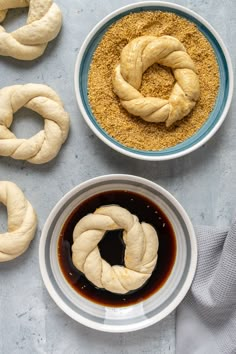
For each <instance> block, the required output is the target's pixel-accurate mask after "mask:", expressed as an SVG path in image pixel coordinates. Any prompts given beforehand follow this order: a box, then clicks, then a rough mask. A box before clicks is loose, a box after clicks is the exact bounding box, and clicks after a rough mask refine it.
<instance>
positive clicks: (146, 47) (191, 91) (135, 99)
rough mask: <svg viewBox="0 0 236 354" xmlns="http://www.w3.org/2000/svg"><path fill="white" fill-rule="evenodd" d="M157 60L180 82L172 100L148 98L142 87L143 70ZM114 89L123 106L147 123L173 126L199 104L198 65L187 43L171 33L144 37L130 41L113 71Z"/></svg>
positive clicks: (172, 94) (175, 88) (173, 92)
mask: <svg viewBox="0 0 236 354" xmlns="http://www.w3.org/2000/svg"><path fill="white" fill-rule="evenodd" d="M154 63H158V64H161V65H165V66H167V67H170V68H171V69H172V71H173V74H174V77H175V79H176V83H175V85H174V87H173V89H172V92H171V95H170V97H169V100H164V99H160V98H155V97H144V96H143V95H142V94H141V93H140V92H139V91H138V89H139V88H140V86H141V83H142V75H143V73H144V72H145V71H146V70H147V69H148V68H149V67H150V66H151V65H153V64H154ZM113 87H114V92H115V93H116V94H117V95H118V96H119V98H120V100H121V104H122V106H123V107H124V108H125V109H126V110H127V111H128V112H129V113H131V114H133V115H135V116H139V117H141V118H143V119H144V120H145V121H147V122H155V123H159V122H165V123H166V126H167V127H169V126H171V125H172V124H173V123H174V122H176V121H177V120H180V119H182V118H183V117H185V116H186V115H187V114H188V113H189V112H190V111H191V110H192V108H193V107H194V106H195V104H196V101H197V100H198V98H199V93H200V88H199V81H198V76H197V74H196V69H195V65H194V63H193V61H192V59H191V58H190V56H189V55H188V54H187V53H186V50H185V47H184V46H183V44H182V43H181V42H180V41H179V40H178V39H176V38H174V37H171V36H162V37H159V38H158V37H154V36H142V37H138V38H136V39H134V40H132V41H131V42H130V43H128V44H127V45H126V46H125V47H124V49H123V50H122V53H121V59H120V64H119V65H117V66H116V68H115V70H114V74H113Z"/></svg>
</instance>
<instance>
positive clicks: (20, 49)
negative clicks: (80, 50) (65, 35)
mask: <svg viewBox="0 0 236 354" xmlns="http://www.w3.org/2000/svg"><path fill="white" fill-rule="evenodd" d="M28 6H29V14H28V19H27V24H26V25H25V26H23V27H21V28H19V29H17V30H16V31H13V32H11V33H7V32H6V31H5V29H4V28H3V27H2V26H0V55H4V56H11V57H13V58H16V59H21V60H32V59H35V58H38V57H39V56H40V55H42V54H43V52H44V50H45V48H46V47H47V44H48V42H49V41H51V40H52V39H54V38H55V37H56V36H57V34H58V33H59V31H60V28H61V24H62V15H61V11H60V9H59V7H58V6H57V5H56V4H54V3H53V1H52V0H1V1H0V23H1V22H2V21H3V20H4V19H5V17H6V14H7V11H8V9H12V8H17V7H28Z"/></svg>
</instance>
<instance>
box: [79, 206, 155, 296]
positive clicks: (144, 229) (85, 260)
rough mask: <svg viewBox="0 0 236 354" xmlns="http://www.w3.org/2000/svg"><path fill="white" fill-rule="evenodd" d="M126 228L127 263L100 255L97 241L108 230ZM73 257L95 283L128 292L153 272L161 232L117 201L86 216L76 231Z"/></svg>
mask: <svg viewBox="0 0 236 354" xmlns="http://www.w3.org/2000/svg"><path fill="white" fill-rule="evenodd" d="M115 229H124V232H123V239H124V243H125V245H126V249H125V259H124V261H125V267H122V266H118V265H115V266H110V265H109V264H108V263H107V262H106V261H105V260H104V259H102V258H101V255H100V252H99V249H98V247H97V245H98V243H99V242H100V241H101V239H102V238H103V236H104V233H105V232H106V230H115ZM73 241H74V243H73V245H72V261H73V264H74V265H75V267H76V268H77V269H79V270H80V271H81V272H83V273H84V274H85V276H86V277H87V279H88V280H90V281H91V282H92V283H93V284H94V285H95V286H97V287H99V288H105V289H106V290H108V291H110V292H113V293H118V294H125V293H127V292H129V291H131V290H135V289H138V288H139V287H140V286H142V285H143V284H144V283H145V282H146V281H147V279H149V277H150V276H151V274H152V272H153V270H154V268H155V266H156V262H157V251H158V245H159V243H158V236H157V233H156V231H155V229H154V228H153V227H152V226H151V225H150V224H147V223H144V222H142V223H140V222H139V220H138V218H137V216H135V215H133V214H131V213H130V212H129V211H128V210H126V209H124V208H122V207H120V206H118V205H106V206H102V207H100V208H98V209H96V211H95V212H94V213H93V214H88V215H86V216H85V217H83V218H82V219H81V220H80V221H79V222H78V223H77V225H76V226H75V229H74V232H73Z"/></svg>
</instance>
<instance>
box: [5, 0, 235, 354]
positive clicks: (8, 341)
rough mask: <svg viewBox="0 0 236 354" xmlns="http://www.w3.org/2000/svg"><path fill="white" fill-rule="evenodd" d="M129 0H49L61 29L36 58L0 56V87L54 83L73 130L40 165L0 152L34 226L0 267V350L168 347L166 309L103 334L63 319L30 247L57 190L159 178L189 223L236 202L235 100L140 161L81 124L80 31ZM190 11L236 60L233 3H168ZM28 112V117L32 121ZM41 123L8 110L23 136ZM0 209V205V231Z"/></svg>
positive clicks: (209, 218)
mask: <svg viewBox="0 0 236 354" xmlns="http://www.w3.org/2000/svg"><path fill="white" fill-rule="evenodd" d="M132 2H134V1H133V0H131V1H130V0H113V1H102V0H91V1H85V0H67V1H63V0H57V3H58V4H59V5H60V7H61V9H62V11H63V17H64V23H63V29H62V32H61V33H60V35H59V36H58V38H57V39H56V40H54V41H53V42H52V43H50V45H49V46H48V48H47V50H46V53H45V54H44V56H42V57H41V58H39V59H37V60H35V61H34V62H26V63H25V62H20V61H17V60H14V59H10V58H0V85H1V87H4V86H8V85H13V84H24V83H27V82H34V83H45V84H48V85H50V86H51V87H52V88H54V89H56V91H57V92H58V94H59V95H60V96H61V98H62V99H63V101H64V103H65V107H66V110H67V111H68V112H69V113H70V117H71V132H70V136H69V139H68V140H67V142H66V144H65V145H64V146H63V148H62V150H61V153H60V154H59V155H58V157H57V158H55V159H54V160H53V161H51V162H50V163H48V164H46V165H41V166H34V165H30V164H28V163H25V162H22V161H15V160H12V159H8V158H2V157H1V158H0V179H1V180H11V181H14V182H16V183H17V184H18V185H19V187H21V188H22V189H23V191H24V192H25V194H26V196H27V197H28V199H29V200H30V201H31V203H32V204H33V206H34V207H35V209H36V211H37V213H38V218H39V225H38V231H37V234H36V237H35V239H34V241H33V242H32V243H31V246H30V249H29V250H28V252H27V253H26V254H24V255H23V256H22V257H20V258H18V259H17V260H15V261H12V262H10V263H6V264H0V353H3V354H8V353H10V354H18V353H25V354H28V353H29V354H30V353H48V354H49V353H52V354H61V353H70V354H73V353H79V354H87V353H96V354H102V353H103V354H105V353H109V354H113V353H117V354H118V353H119V354H133V353H153V354H154V353H155V354H159V353H161V354H167V353H168V354H171V353H174V352H175V333H174V330H175V328H174V321H175V318H174V314H172V315H170V316H169V317H167V318H166V319H165V320H163V321H162V322H160V323H158V324H156V325H153V326H152V327H150V328H147V329H144V330H142V331H139V332H134V333H131V334H105V333H100V332H96V331H94V330H91V329H88V328H85V327H84V326H82V325H80V324H78V323H76V322H74V321H73V320H72V319H70V318H69V317H67V316H66V315H65V314H64V313H63V312H62V311H61V310H60V309H59V308H58V307H57V306H56V305H55V304H54V302H53V300H52V299H51V298H50V296H49V295H48V293H47V291H46V289H45V287H44V285H43V282H42V280H41V276H40V272H39V265H38V244H39V238H40V233H41V230H42V227H43V225H44V222H45V220H46V218H47V216H48V214H49V212H50V210H51V209H52V207H53V206H54V205H55V203H56V202H57V201H58V200H59V199H60V198H61V197H62V195H63V194H64V193H66V192H67V191H69V190H70V189H71V188H72V187H74V186H75V185H77V184H78V183H80V182H82V181H85V180H87V179H89V178H91V177H95V176H98V175H102V174H109V173H130V174H135V175H138V176H142V177H145V178H148V179H150V180H152V181H155V182H157V183H158V184H160V185H162V186H163V187H165V188H166V189H168V190H169V191H170V192H171V193H173V194H174V195H175V197H176V198H177V199H178V200H179V201H180V202H181V203H182V205H183V206H184V207H185V209H186V210H187V212H188V213H189V215H190V217H191V219H192V221H193V223H194V225H198V224H203V225H207V224H208V225H221V226H228V225H229V223H230V222H231V219H232V217H233V215H234V212H235V199H236V193H235V191H236V179H235V174H236V164H235V160H236V140H235V136H236V122H235V117H234V115H233V112H235V109H236V107H235V102H233V104H232V106H231V109H230V112H229V114H228V116H227V119H226V121H225V123H224V124H223V126H222V127H221V129H220V131H219V132H218V133H217V134H216V135H215V136H214V137H213V139H212V140H211V141H210V142H208V143H207V144H206V145H205V146H203V147H202V148H201V149H199V150H198V151H196V152H194V153H192V154H191V155H189V156H186V157H183V158H180V159H177V160H175V161H168V162H160V163H158V162H149V163H148V162H144V161H138V160H137V161H136V160H132V159H130V158H128V157H124V156H121V155H120V154H118V153H116V152H115V151H113V150H111V149H110V148H109V147H107V146H105V145H104V144H103V143H102V142H100V141H99V140H98V139H97V138H96V137H95V136H94V134H93V133H92V132H91V131H90V130H89V128H88V127H87V125H86V124H85V123H84V121H83V119H82V117H81V114H80V112H79V110H78V108H77V103H76V100H75V95H74V89H73V74H74V64H75V60H76V55H77V53H78V50H79V48H80V46H81V44H82V42H83V40H84V39H85V36H86V35H87V34H88V32H89V31H90V30H91V29H92V28H93V26H94V25H95V24H96V23H97V22H98V21H99V20H101V19H102V18H103V17H104V16H105V15H107V14H108V13H110V12H111V11H112V10H115V9H116V8H118V7H121V6H123V5H126V4H129V3H132ZM172 2H175V3H178V4H181V5H184V6H187V7H188V8H190V9H192V10H194V11H196V12H198V13H199V14H200V15H202V16H203V17H205V19H207V20H208V21H209V22H210V23H211V25H212V26H213V27H214V28H215V29H216V30H217V31H218V32H219V34H220V36H221V37H222V39H223V40H224V41H225V44H226V46H227V47H228V49H229V51H230V54H231V58H232V61H233V64H234V65H235V59H236V49H235V43H234V41H235V38H234V37H235V35H234V34H235V31H236V26H235V23H236V4H235V2H234V1H233V0H226V1H221V0H179V1H172ZM26 13H27V11H26V10H22V9H20V10H16V11H11V12H10V13H9V14H8V17H7V20H6V21H5V23H4V26H5V27H6V29H7V30H12V29H13V28H18V27H19V26H21V25H22V24H23V23H24V21H25V18H26ZM32 117H33V119H32ZM42 126H43V121H42V120H41V119H40V118H39V117H38V116H37V114H33V113H32V112H30V111H28V110H24V109H22V110H21V111H20V112H18V113H17V114H16V115H15V120H14V123H13V126H12V129H13V131H14V132H15V133H16V134H17V136H18V137H30V136H31V135H32V134H33V133H36V132H37V131H38V130H39V129H40V128H41V127H42ZM5 229H6V211H5V208H4V207H2V206H1V205H0V231H1V232H3V230H5Z"/></svg>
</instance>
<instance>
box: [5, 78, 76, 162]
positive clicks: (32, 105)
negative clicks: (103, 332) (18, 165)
mask: <svg viewBox="0 0 236 354" xmlns="http://www.w3.org/2000/svg"><path fill="white" fill-rule="evenodd" d="M21 107H27V108H29V109H32V110H33V111H35V112H37V113H38V114H40V115H41V116H42V117H43V118H44V119H45V121H44V130H41V131H40V132H39V133H37V134H35V135H34V136H33V137H31V138H30V139H17V138H16V136H15V135H14V134H13V133H12V132H11V131H10V130H9V129H8V128H9V127H10V126H11V124H12V120H13V114H14V113H15V112H16V111H18V109H20V108H21ZM69 124H70V123H69V116H68V113H66V112H65V110H64V108H63V103H62V102H61V100H60V98H59V97H58V95H57V94H56V92H55V91H53V90H52V89H51V88H50V87H48V86H46V85H40V84H26V85H14V86H9V87H5V88H3V89H1V90H0V156H10V157H12V158H14V159H17V160H27V161H29V162H31V163H34V164H41V163H45V162H48V161H50V160H52V159H53V158H54V157H55V156H56V155H57V153H58V152H59V150H60V148H61V145H62V144H63V143H64V141H65V140H66V138H67V135H68V131H69Z"/></svg>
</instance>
